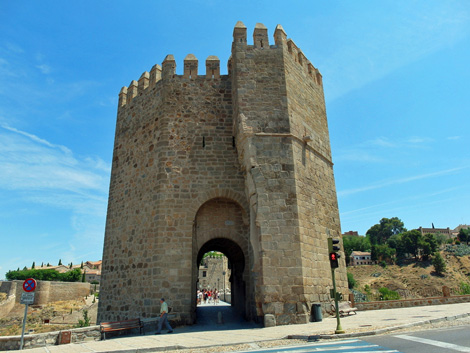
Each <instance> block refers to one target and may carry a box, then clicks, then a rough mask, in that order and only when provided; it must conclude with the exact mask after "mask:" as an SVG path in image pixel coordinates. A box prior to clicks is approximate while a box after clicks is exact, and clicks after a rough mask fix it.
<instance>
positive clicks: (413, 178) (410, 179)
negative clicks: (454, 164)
mask: <svg viewBox="0 0 470 353" xmlns="http://www.w3.org/2000/svg"><path fill="white" fill-rule="evenodd" d="M463 169H467V167H459V168H451V169H446V170H440V171H437V172H433V173H426V174H420V175H414V176H409V177H406V178H399V179H392V180H384V181H381V182H378V183H376V184H371V185H367V186H363V187H359V188H355V189H349V190H343V191H339V192H338V196H340V197H344V196H349V195H352V194H357V193H361V192H365V191H370V190H376V189H381V188H384V187H388V186H393V185H397V184H405V183H409V182H413V181H417V180H422V179H428V178H434V177H439V176H443V175H447V174H452V173H456V172H458V171H461V170H463Z"/></svg>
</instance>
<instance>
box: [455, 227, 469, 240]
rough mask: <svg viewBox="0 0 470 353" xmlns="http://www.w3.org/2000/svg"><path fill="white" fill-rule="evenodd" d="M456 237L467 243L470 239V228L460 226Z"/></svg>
mask: <svg viewBox="0 0 470 353" xmlns="http://www.w3.org/2000/svg"><path fill="white" fill-rule="evenodd" d="M458 238H459V240H460V241H461V242H462V243H465V244H468V242H469V241H470V228H467V229H463V228H460V230H459V234H458Z"/></svg>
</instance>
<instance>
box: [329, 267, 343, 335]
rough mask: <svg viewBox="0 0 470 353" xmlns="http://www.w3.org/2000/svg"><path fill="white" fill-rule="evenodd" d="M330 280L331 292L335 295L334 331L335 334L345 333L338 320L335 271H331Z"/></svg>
mask: <svg viewBox="0 0 470 353" xmlns="http://www.w3.org/2000/svg"><path fill="white" fill-rule="evenodd" d="M331 278H332V279H333V292H334V294H335V310H336V330H335V333H336V334H338V333H345V331H344V330H343V328H342V327H341V321H340V319H339V308H338V293H337V292H336V280H335V269H334V268H332V269H331Z"/></svg>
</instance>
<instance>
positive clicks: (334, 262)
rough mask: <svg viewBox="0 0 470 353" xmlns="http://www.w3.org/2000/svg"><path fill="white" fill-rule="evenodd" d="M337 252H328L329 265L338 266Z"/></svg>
mask: <svg viewBox="0 0 470 353" xmlns="http://www.w3.org/2000/svg"><path fill="white" fill-rule="evenodd" d="M338 266H339V264H338V254H337V253H335V252H330V267H331V268H338Z"/></svg>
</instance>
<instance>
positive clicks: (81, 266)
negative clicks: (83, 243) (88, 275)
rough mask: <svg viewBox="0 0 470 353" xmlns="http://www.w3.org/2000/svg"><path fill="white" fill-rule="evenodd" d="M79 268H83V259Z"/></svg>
mask: <svg viewBox="0 0 470 353" xmlns="http://www.w3.org/2000/svg"><path fill="white" fill-rule="evenodd" d="M80 268H81V269H82V270H83V261H82V263H81V265H80Z"/></svg>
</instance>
